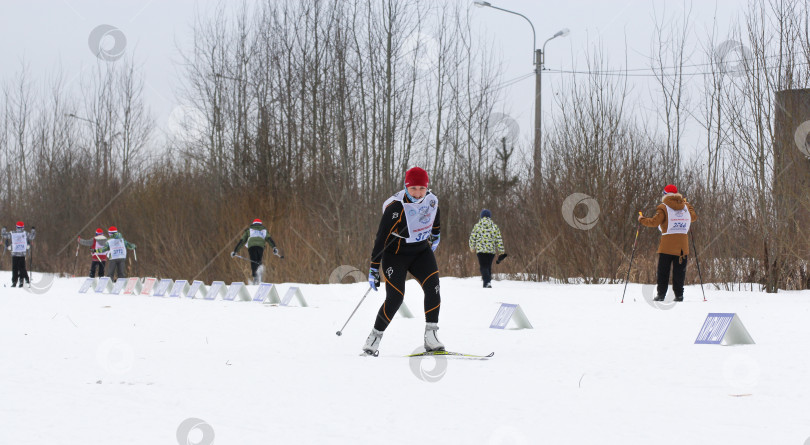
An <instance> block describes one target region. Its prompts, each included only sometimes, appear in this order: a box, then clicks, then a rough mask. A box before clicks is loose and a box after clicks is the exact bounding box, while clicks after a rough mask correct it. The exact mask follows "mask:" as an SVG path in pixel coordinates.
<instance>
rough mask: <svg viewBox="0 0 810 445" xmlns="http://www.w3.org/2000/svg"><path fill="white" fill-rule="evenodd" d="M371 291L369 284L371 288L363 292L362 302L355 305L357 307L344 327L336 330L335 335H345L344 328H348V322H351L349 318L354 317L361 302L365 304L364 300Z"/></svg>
mask: <svg viewBox="0 0 810 445" xmlns="http://www.w3.org/2000/svg"><path fill="white" fill-rule="evenodd" d="M369 292H371V286H369V288H368V290H367V291H366V293H365V294H363V298H361V299H360V302H359V303H357V307H355V308H354V310H353V311H352V314H351V315H349V318H348V319H347V320H346V323H343V327H342V328H340V330H339V331H337V332H335V335H337V336H338V337H340V336H341V335H343V330H344V329H346V325H347V324H349V320H351V319H352V317H354V313H355V312H357V309H360V305H361V304H363V300H365V299H366V297H367V296H368V293H369Z"/></svg>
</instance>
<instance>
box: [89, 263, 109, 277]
mask: <svg viewBox="0 0 810 445" xmlns="http://www.w3.org/2000/svg"><path fill="white" fill-rule="evenodd" d="M104 264H105V261H93V263H92V264H90V278H94V277H95V276H96V269H98V276H99V277H103V276H104Z"/></svg>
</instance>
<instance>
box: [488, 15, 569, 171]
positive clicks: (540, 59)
mask: <svg viewBox="0 0 810 445" xmlns="http://www.w3.org/2000/svg"><path fill="white" fill-rule="evenodd" d="M475 6H477V7H479V8H492V9H497V10H499V11H503V12H508V13H509V14H514V15H517V16H520V17H523V18H524V19H526V21H527V22H529V26H531V27H532V63H533V64H534V93H535V94H534V159H533V161H534V173H535V177H538V176H539V175H541V174H542V171H543V170H542V167H543V156H542V155H543V123H542V122H543V119H542V116H543V105H542V103H543V102H542V100H541V99H542V93H543V82H542V73H543V69H544V68H543V66H544V63H545V60H544V55H545V52H546V43H548V42H549V40H553V39H556V38H557V37H565V36H567V35H568V33H569V32H570V31H569V30H568V28H564V29H562V30H560V31H557V33H556V34H554V35H553V36H551V37H550V38H549V39H548V40H546V41H545V42H544V43H543V49H542V50H538V49H537V34H536V33H535V32H534V24H532V21H531V20H529V18H528V17H526V16H525V15H523V14H520V13H517V12H515V11H510V10H508V9H504V8H499V7H497V6H493V5H492V4H491V3H489V2H485V1H476V2H475Z"/></svg>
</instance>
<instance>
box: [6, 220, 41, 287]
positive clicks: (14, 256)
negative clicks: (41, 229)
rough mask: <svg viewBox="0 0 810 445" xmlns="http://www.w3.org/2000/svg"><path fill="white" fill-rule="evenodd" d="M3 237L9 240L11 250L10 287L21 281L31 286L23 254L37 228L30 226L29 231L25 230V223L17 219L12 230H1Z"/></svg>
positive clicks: (21, 285)
mask: <svg viewBox="0 0 810 445" xmlns="http://www.w3.org/2000/svg"><path fill="white" fill-rule="evenodd" d="M2 236H3V239H5V240H7V241H10V243H9V245H8V250H10V251H11V287H14V286H16V285H17V283H18V282H19V287H23V283H27V284H28V285H29V286H31V279H30V278H29V277H28V270H27V269H26V267H25V255H26V254H27V253H28V250H29V249H30V248H31V241H32V240H33V239H34V238H35V237H36V236H37V229H36V228H35V227H31V232H30V233H29V232H27V231H26V230H25V224H24V223H23V222H22V221H17V226H16V228H15V230H14V231H13V232H6V231H3V233H2Z"/></svg>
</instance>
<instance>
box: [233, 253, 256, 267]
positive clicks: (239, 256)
mask: <svg viewBox="0 0 810 445" xmlns="http://www.w3.org/2000/svg"><path fill="white" fill-rule="evenodd" d="M233 257H234V258H241V259H243V260H245V261H250V262H251V263H253V264H258V265H260V266H261V264H262V263H260V262H258V261H253V260H251V259H250V258H245V257H243V256H242V255H234V256H233Z"/></svg>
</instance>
